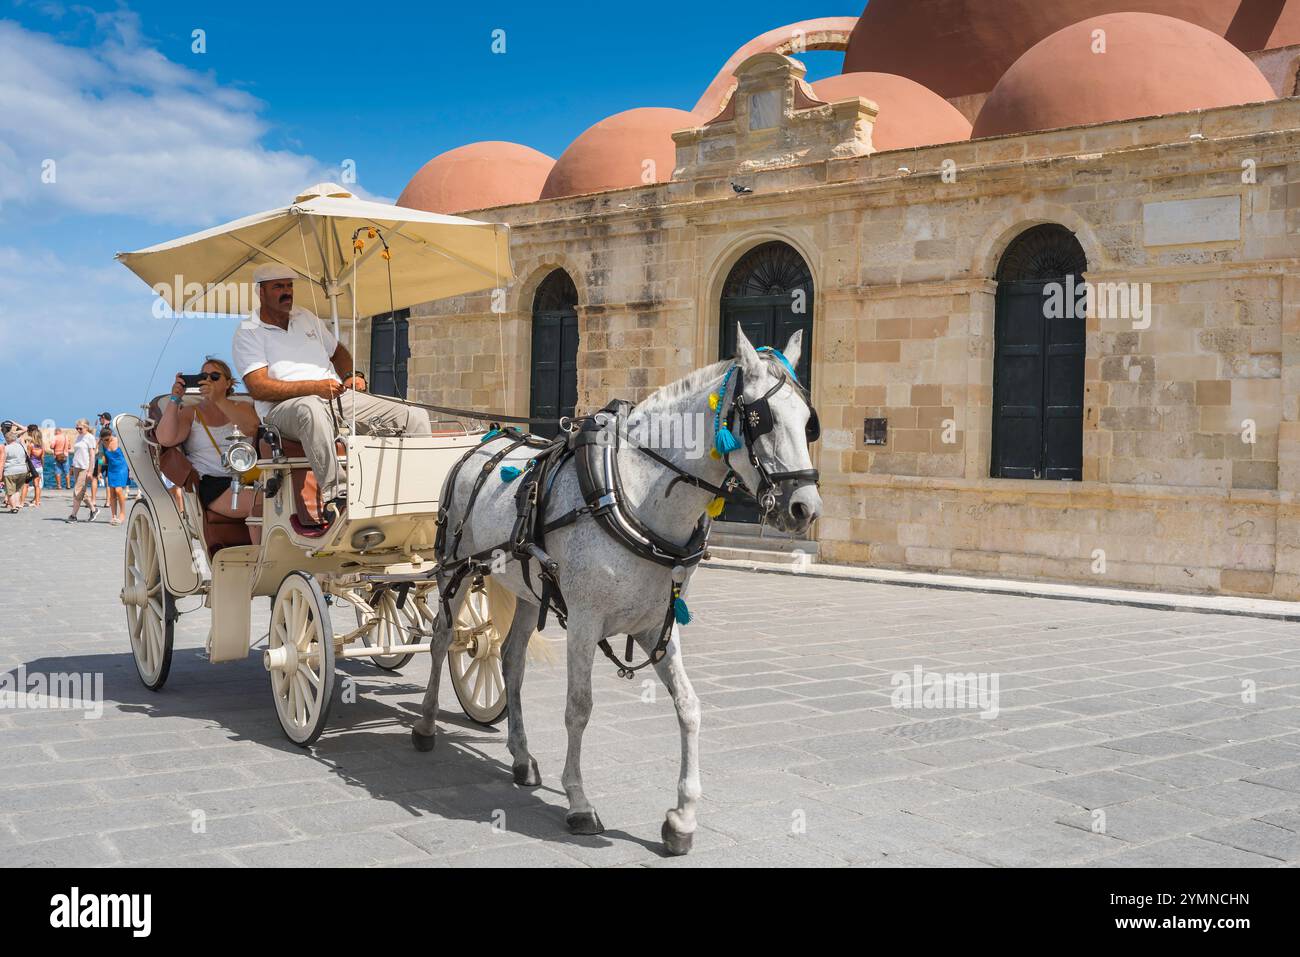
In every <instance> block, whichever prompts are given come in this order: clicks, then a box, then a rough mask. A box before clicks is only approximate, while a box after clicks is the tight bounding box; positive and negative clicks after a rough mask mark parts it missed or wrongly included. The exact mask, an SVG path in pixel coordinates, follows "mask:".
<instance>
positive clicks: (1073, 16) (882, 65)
mask: <svg viewBox="0 0 1300 957" xmlns="http://www.w3.org/2000/svg"><path fill="white" fill-rule="evenodd" d="M1125 12H1141V13H1158V14H1162V15H1164V16H1170V17H1177V18H1178V19H1180V20H1186V21H1187V22H1189V23H1194V24H1196V25H1198V26H1201V27H1204V28H1205V29H1207V30H1210V31H1212V32H1214V33H1217V34H1218V35H1219V36H1221V37H1226V38H1227V39H1228V41H1229V42H1231V43H1232V44H1233V45H1234V46H1236V47H1237V48H1238V49H1239V50H1244V51H1246V52H1248V53H1249V52H1254V51H1256V50H1269V49H1272V48H1274V47H1280V46H1287V45H1289V44H1292V43H1300V0H1265V2H1252V0H997V2H996V3H992V2H989V0H871V3H870V4H868V5H867V8H866V10H865V11H864V12H863V14H862V19H861V20H859V21H858V26H857V28H856V29H855V30H854V31H853V35H852V36H851V37H850V38H849V48H848V51H847V52H846V53H845V55H844V72H845V73H857V72H863V71H866V70H877V71H880V72H883V73H897V74H899V75H900V76H906V77H910V78H911V79H913V80H916V81H917V82H918V83H920V84H922V85H923V86H927V87H929V88H930V89H931V90H934V91H935V92H936V93H938V94H939V95H940V96H943V97H955V96H965V95H966V94H969V93H987V92H988V91H989V90H991V89H993V86H994V84H996V83H997V82H998V80H999V79H1000V78H1001V76H1002V74H1003V73H1005V72H1006V70H1007V68H1008V67H1010V66H1011V64H1012V63H1013V62H1015V60H1016V59H1017V58H1018V57H1019V56H1020V55H1021V54H1023V53H1024V52H1025V51H1026V50H1028V49H1029V48H1030V47H1031V46H1033V45H1034V44H1035V43H1037V42H1038V41H1039V40H1042V39H1044V38H1046V37H1048V36H1050V35H1051V34H1053V33H1055V32H1056V31H1057V30H1060V29H1062V28H1064V27H1067V26H1069V25H1070V24H1072V23H1078V22H1079V21H1080V20H1083V19H1086V18H1088V17H1096V16H1101V15H1104V14H1109V13H1125Z"/></svg>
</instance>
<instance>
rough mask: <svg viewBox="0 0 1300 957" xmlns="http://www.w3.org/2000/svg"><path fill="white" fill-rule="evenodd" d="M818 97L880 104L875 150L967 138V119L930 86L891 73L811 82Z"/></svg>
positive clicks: (873, 136)
mask: <svg viewBox="0 0 1300 957" xmlns="http://www.w3.org/2000/svg"><path fill="white" fill-rule="evenodd" d="M812 89H813V93H815V94H816V95H817V99H819V100H825V101H826V102H827V103H834V102H836V101H837V100H847V99H849V98H850V97H854V96H860V97H862V98H863V99H867V100H871V101H873V102H874V103H875V104H876V105H877V106H878V107H880V116H879V117H878V118H877V119H876V126H875V129H874V131H873V132H872V134H871V140H872V143H873V144H874V145H875V147H876V149H878V150H882V151H883V150H903V149H909V148H911V147H914V146H931V145H933V144H935V143H956V142H959V141H960V140H968V139H970V130H971V126H970V121H969V120H967V119H966V117H964V116H962V115H961V112H960V111H959V110H958V109H957V108H956V107H955V106H953V105H952V104H951V103H949V102H948V101H947V100H945V99H944V98H943V97H941V96H940V95H939V94H938V93H935V92H934V91H933V90H927V89H926V88H925V87H923V86H922V85H921V84H919V83H917V82H916V81H915V80H909V79H908V78H907V77H905V76H895V75H894V74H892V73H844V74H842V75H840V76H831V77H827V78H826V79H824V80H818V81H817V82H816V83H814V84H813V85H812Z"/></svg>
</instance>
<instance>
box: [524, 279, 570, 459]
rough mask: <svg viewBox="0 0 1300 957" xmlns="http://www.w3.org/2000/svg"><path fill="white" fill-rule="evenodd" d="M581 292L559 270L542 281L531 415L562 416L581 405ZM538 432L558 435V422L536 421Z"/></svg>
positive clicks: (536, 314) (537, 302)
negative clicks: (546, 423)
mask: <svg viewBox="0 0 1300 957" xmlns="http://www.w3.org/2000/svg"><path fill="white" fill-rule="evenodd" d="M577 304H578V292H577V289H576V288H575V287H574V285H573V280H572V279H570V278H569V276H568V274H567V273H565V272H564V271H563V270H559V269H557V270H556V271H555V272H553V273H551V274H550V275H549V276H547V277H546V279H545V280H544V281H543V282H542V285H541V286H540V287H539V288H538V290H537V297H536V299H535V300H534V305H533V351H532V372H531V380H530V384H529V402H528V410H529V411H528V414H529V415H530V416H533V417H534V418H544V419H558V418H561V417H562V416H566V415H573V413H574V409H575V408H576V406H577V404H578V313H577ZM532 431H533V432H535V433H537V434H538V435H544V436H554V435H557V434H558V433H559V429H558V428H557V427H556V426H554V425H542V424H535V425H533V426H532Z"/></svg>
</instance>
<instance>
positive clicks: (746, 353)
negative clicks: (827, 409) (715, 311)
mask: <svg viewBox="0 0 1300 957" xmlns="http://www.w3.org/2000/svg"><path fill="white" fill-rule="evenodd" d="M802 348H803V332H802V331H800V332H796V333H795V334H794V335H793V336H791V337H790V341H789V343H787V344H786V347H785V349H784V350H783V351H782V352H776V351H774V350H770V349H765V350H762V351H759V350H757V349H755V348H754V347H753V345H751V344H750V341H749V340H748V339H747V338H745V333H744V332H743V331H742V330H739V329H738V330H737V331H736V366H735V372H734V373H733V374H734V375H736V377H737V378H738V379H739V382H738V383H735V384H734V385H732V388H731V395H732V398H731V402H732V405H731V408H730V410H729V411H728V413H727V415H726V418H727V420H728V422H729V424H730V426H731V431H732V432H733V433H734V435H735V436H736V437H737V438H739V439H740V441H741V444H742V445H743V446H744V447H743V448H738V449H735V450H734V451H731V452H729V453H728V454H727V460H728V464H729V465H730V466H731V467H732V469H733V470H734V471H735V472H736V474H737V475H739V476H740V479H741V481H743V482H744V483H745V485H746V487H747V488H748V489H749V490H750V491H751V492H752V493H753V494H754V497H755V498H756V499H757V500H758V503H759V509H760V511H762V512H763V515H764V519H765V520H766V521H769V522H771V523H772V525H773V526H775V527H776V528H778V529H780V530H781V531H784V532H803V531H805V530H806V529H807V528H808V527H809V526H810V525H812V523H813V522H815V521H816V520H817V519H818V517H819V516H820V515H821V513H822V498H821V495H820V494H819V493H818V491H817V483H818V481H819V476H818V473H817V470H816V469H814V468H813V465H812V457H811V455H810V453H809V445H810V444H811V443H812V442H815V441H817V438H818V437H819V436H820V434H821V426H820V424H819V423H818V421H817V412H816V410H814V409H813V407H812V402H811V399H810V397H809V396H808V394H807V393H806V392H805V391H804V389H803V387H802V386H801V385H800V384H799V382H798V380H797V378H796V377H795V373H794V370H795V367H796V366H798V364H799V354H800V352H801V350H802ZM724 438H725V437H724Z"/></svg>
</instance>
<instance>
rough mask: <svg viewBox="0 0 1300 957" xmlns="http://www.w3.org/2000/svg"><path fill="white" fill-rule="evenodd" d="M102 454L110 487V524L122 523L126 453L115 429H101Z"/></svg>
mask: <svg viewBox="0 0 1300 957" xmlns="http://www.w3.org/2000/svg"><path fill="white" fill-rule="evenodd" d="M99 449H100V454H101V455H103V456H104V470H105V474H106V478H105V482H104V484H105V486H106V487H107V489H108V510H109V515H110V516H111V517H110V519H109V522H108V524H110V525H121V524H122V523H123V522H124V521H126V483H127V471H128V470H127V467H126V453H125V452H124V451H122V443H121V442H119V441H118V438H117V436H116V435H114V434H113V430H112V429H109V428H105V429H101V430H100V432H99Z"/></svg>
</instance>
